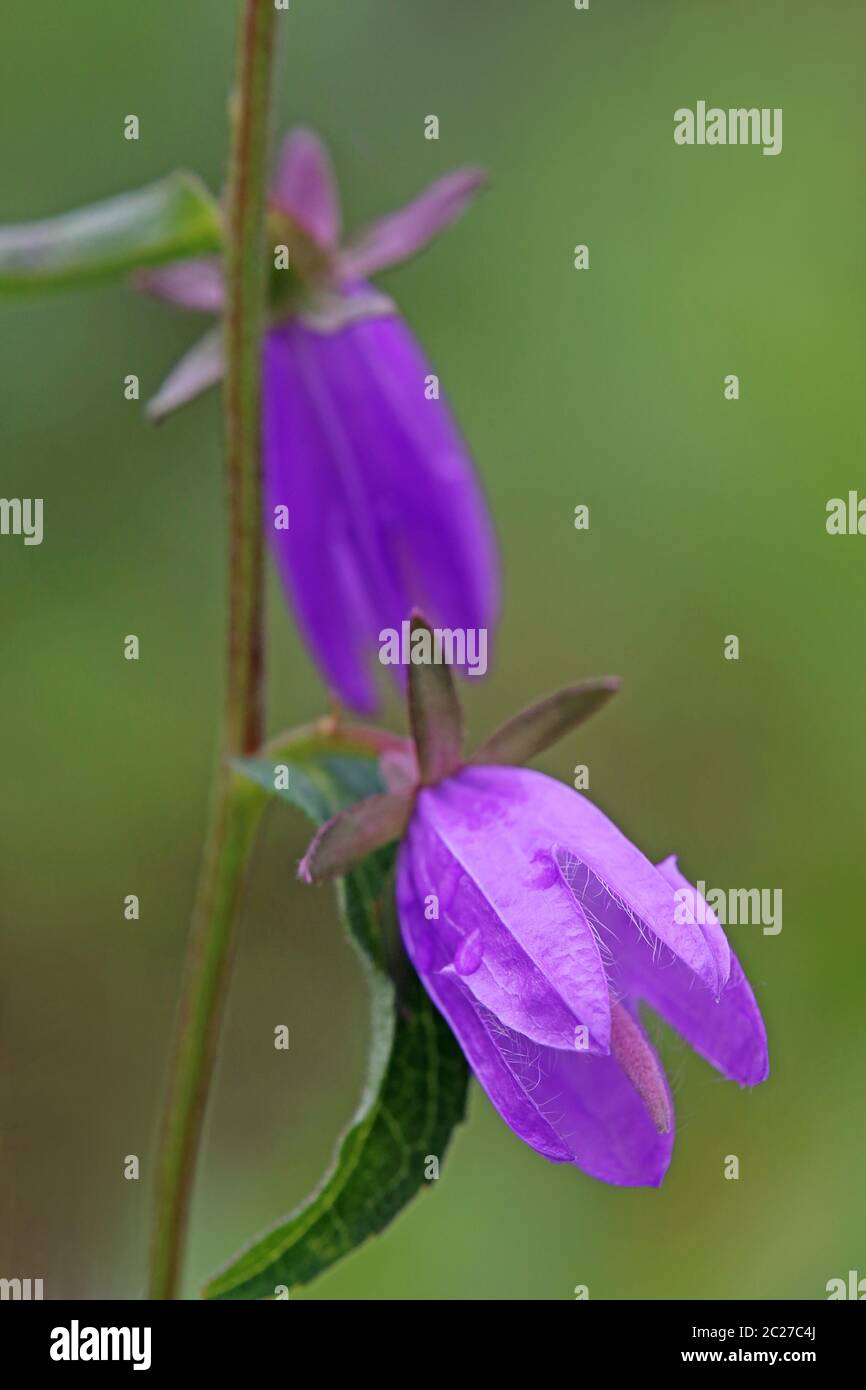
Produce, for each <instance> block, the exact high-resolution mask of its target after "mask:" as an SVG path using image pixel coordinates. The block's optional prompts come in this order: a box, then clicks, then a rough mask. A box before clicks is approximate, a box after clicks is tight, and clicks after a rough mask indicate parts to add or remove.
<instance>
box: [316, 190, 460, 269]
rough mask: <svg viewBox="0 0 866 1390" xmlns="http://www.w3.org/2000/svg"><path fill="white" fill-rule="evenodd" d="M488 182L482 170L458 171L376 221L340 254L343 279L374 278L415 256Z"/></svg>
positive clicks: (454, 218) (448, 224) (453, 219)
mask: <svg viewBox="0 0 866 1390" xmlns="http://www.w3.org/2000/svg"><path fill="white" fill-rule="evenodd" d="M485 183H487V175H486V173H485V172H484V170H483V169H455V170H454V171H453V173H450V174H446V175H445V177H444V178H441V179H437V181H436V182H435V183H433V184H431V185H430V187H429V188H427V189H425V190H424V192H423V193H422V194H421V195H420V197H418V198H415V199H414V201H413V202H411V203H407V204H406V206H405V207H402V208H400V209H399V210H398V211H397V212H392V213H391V214H390V215H389V216H388V217H383V218H381V219H380V220H379V221H378V222H373V223H372V224H371V225H370V226H369V227H367V228H366V230H365V231H363V232H361V233H360V235H359V236H358V237H357V238H355V239H354V240H353V241H351V242H350V243H349V245H348V246H347V247H346V249H345V250H344V251H343V252H342V253H341V255H340V270H341V272H342V275H343V278H344V279H346V280H354V279H356V278H358V277H359V276H360V277H366V276H368V275H375V274H376V272H377V271H379V270H385V269H387V268H388V267H389V266H392V265H398V264H399V263H400V262H401V261H406V260H408V259H409V257H410V256H414V255H416V254H417V252H418V251H421V250H422V249H423V248H424V247H425V246H426V245H427V243H428V242H430V241H432V240H433V238H434V237H435V236H438V235H439V233H440V232H442V231H444V230H445V228H446V227H448V226H450V224H451V223H452V222H454V221H455V220H456V219H457V218H458V217H459V216H460V214H461V213H462V212H463V211H464V209H465V208H466V207H467V206H468V204H469V203H470V202H471V201H472V199H473V198H474V196H475V194H476V193H477V192H478V190H479V188H481V187H483V185H484V184H485Z"/></svg>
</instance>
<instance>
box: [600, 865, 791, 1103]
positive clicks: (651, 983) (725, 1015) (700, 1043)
mask: <svg viewBox="0 0 866 1390" xmlns="http://www.w3.org/2000/svg"><path fill="white" fill-rule="evenodd" d="M659 870H660V872H662V873H664V874H665V877H666V878H668V880H669V882H670V883H671V884H672V885H673V886H674V887H675V888H690V887H691V885H690V884H689V883H688V880H687V879H685V878H684V877H683V875H682V874H681V873H680V872H679V871H678V870H677V869H676V867H675V866H674V864H673V863H672V861H671V860H667V861H665V863H664V864H661V865H659ZM719 930H721V928H719ZM618 936H619V941H618V944H617V950H616V959H617V972H618V975H617V979H618V982H619V983H620V985H621V987H622V989H623V990H626V991H628V993H629V994H630V995H631V996H633V997H635V998H638V999H642V1000H644V1001H645V1002H646V1003H647V1004H648V1005H649V1006H650V1008H651V1009H654V1010H655V1012H656V1013H658V1014H660V1015H661V1016H662V1018H664V1019H666V1020H667V1022H668V1023H670V1025H671V1026H672V1027H673V1028H675V1029H676V1030H677V1032H678V1033H679V1034H681V1036H682V1037H684V1038H685V1039H686V1041H687V1042H688V1043H689V1044H690V1046H691V1047H693V1048H694V1050H695V1051H696V1052H699V1053H700V1055H701V1056H702V1057H705V1058H706V1060H707V1061H708V1062H709V1063H710V1064H711V1065H712V1066H714V1067H715V1068H716V1069H717V1070H718V1071H720V1072H721V1073H722V1074H723V1075H724V1076H727V1077H729V1078H730V1080H732V1081H738V1082H739V1083H740V1085H741V1086H757V1085H759V1084H760V1082H762V1081H765V1080H766V1078H767V1075H768V1073H769V1061H768V1055H767V1034H766V1030H765V1028H764V1021H763V1019H762V1017H761V1012H760V1009H759V1008H758V1005H757V1003H756V1001H755V996H754V994H753V993H752V990H751V987H750V985H749V982H748V980H747V979H746V976H745V974H744V973H743V968H742V966H741V965H740V962H739V961H738V960H737V958H736V956H735V955H733V953H732V952H730V948H728V949H729V954H730V974H729V978H728V980H727V982H726V984H725V986H724V988H723V990H722V993H721V997H720V998H719V999H718V1001H717V1000H716V999H714V998H713V995H712V994H711V993H710V991H709V990H707V989H705V988H703V987H702V985H701V983H700V982H699V981H698V980H697V979H696V978H695V976H694V974H693V973H692V971H691V970H689V969H688V967H687V966H685V965H684V964H683V963H682V961H680V960H677V959H675V958H674V957H673V956H671V955H669V953H667V952H662V953H661V954H659V953H658V952H657V951H653V950H652V948H651V946H650V945H649V944H648V943H647V941H646V940H645V938H643V937H641V936H640V934H639V933H637V932H635V931H634V929H633V928H632V927H631V924H630V923H628V922H627V921H625V920H624V919H623V920H621V921H620V923H619V930H618Z"/></svg>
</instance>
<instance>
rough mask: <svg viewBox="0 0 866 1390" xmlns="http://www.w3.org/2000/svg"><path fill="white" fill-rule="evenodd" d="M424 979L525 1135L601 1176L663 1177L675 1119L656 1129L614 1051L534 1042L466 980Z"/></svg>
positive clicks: (628, 1183) (626, 1180) (654, 1181)
mask: <svg viewBox="0 0 866 1390" xmlns="http://www.w3.org/2000/svg"><path fill="white" fill-rule="evenodd" d="M422 979H423V982H424V985H425V987H426V989H427V991H428V993H429V994H430V996H431V998H432V999H433V1001H434V1003H435V1004H436V1005H437V1007H438V1008H439V1009H440V1010H441V1012H442V1013H443V1014H444V1016H445V1018H446V1019H447V1020H448V1022H449V1024H450V1025H451V1028H452V1029H453V1031H454V1033H455V1035H456V1037H457V1040H458V1042H459V1043H460V1046H461V1047H462V1049H463V1051H464V1052H465V1054H466V1058H467V1060H468V1062H469V1065H470V1066H471V1067H472V1070H473V1071H474V1072H475V1075H476V1076H477V1077H478V1080H479V1081H480V1083H481V1085H482V1086H483V1087H484V1090H485V1091H486V1092H487V1095H488V1096H489V1097H490V1100H491V1101H492V1103H493V1105H494V1106H495V1107H496V1109H497V1110H498V1111H499V1114H500V1115H501V1116H502V1118H503V1120H504V1121H505V1123H506V1124H507V1125H509V1126H510V1128H511V1129H513V1130H514V1132H515V1134H517V1135H518V1136H519V1137H520V1138H521V1139H522V1140H524V1142H525V1143H527V1144H529V1145H531V1147H532V1148H533V1149H536V1150H537V1152H538V1153H540V1154H543V1155H544V1157H545V1158H548V1159H550V1160H551V1161H552V1162H554V1163H573V1164H575V1165H576V1166H577V1167H578V1168H582V1169H583V1170H584V1171H585V1172H587V1173H589V1174H590V1175H591V1176H592V1177H594V1178H599V1179H600V1180H601V1181H603V1182H609V1183H615V1184H617V1185H619V1186H623V1187H657V1186H658V1185H659V1184H660V1183H661V1181H662V1179H663V1178H664V1175H665V1173H666V1171H667V1168H668V1164H669V1163H670V1159H671V1152H672V1150H673V1140H674V1132H673V1125H672V1126H671V1128H670V1130H668V1131H667V1132H666V1133H659V1132H658V1130H657V1129H656V1126H655V1124H654V1123H653V1120H652V1119H651V1117H650V1115H649V1114H648V1112H647V1110H646V1107H645V1106H644V1104H643V1102H642V1101H641V1099H640V1097H639V1095H638V1093H637V1091H636V1090H635V1089H634V1087H633V1086H632V1085H631V1083H630V1082H629V1080H628V1079H627V1077H626V1076H625V1075H624V1073H623V1072H622V1070H621V1069H620V1067H619V1065H618V1064H617V1062H616V1060H615V1059H614V1058H613V1057H604V1056H597V1055H593V1054H591V1053H587V1052H584V1053H577V1052H566V1051H558V1050H555V1049H553V1048H548V1047H539V1046H538V1044H537V1043H534V1042H531V1041H530V1040H529V1039H528V1038H526V1037H523V1036H522V1035H521V1034H520V1033H516V1032H514V1031H513V1030H512V1029H508V1028H505V1027H504V1026H503V1024H502V1022H501V1021H500V1020H499V1019H498V1018H496V1016H495V1015H493V1014H492V1013H491V1012H490V1011H489V1010H488V1009H485V1008H484V1007H483V1006H482V1005H480V1004H478V1003H477V1002H476V1001H475V1000H474V999H472V997H471V996H470V994H469V992H468V989H467V985H468V983H469V981H466V980H462V979H461V978H460V977H459V976H457V975H453V976H446V975H441V974H440V975H435V974H433V975H424V976H422ZM671 1110H672V1106H671Z"/></svg>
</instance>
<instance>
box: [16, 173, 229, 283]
mask: <svg viewBox="0 0 866 1390" xmlns="http://www.w3.org/2000/svg"><path fill="white" fill-rule="evenodd" d="M221 245H222V224H221V218H220V211H219V207H218V205H217V203H216V202H215V201H214V199H213V198H212V197H211V195H210V193H209V192H208V190H207V189H206V188H205V186H204V184H203V183H201V181H200V180H199V179H197V178H196V177H195V176H194V175H193V174H186V173H183V172H180V171H178V172H177V173H174V174H169V175H168V177H167V178H164V179H160V180H159V181H158V182H157V183H152V184H148V186H147V187H146V188H139V189H136V191H135V192H134V193H124V194H121V195H120V196H119V197H117V198H108V199H107V200H106V201H105V202H103V203H93V204H92V205H91V206H90V207H86V208H78V209H76V211H75V212H65V213H62V214H61V215H60V216H59V217H51V218H48V219H47V220H46V221H44V222H26V223H25V222H21V223H16V224H15V225H13V226H7V227H0V295H20V294H32V293H34V292H38V291H41V290H58V289H66V288H69V287H73V286H76V285H87V284H93V283H95V282H97V281H100V280H110V279H112V278H114V277H116V276H120V275H125V274H127V273H128V272H129V271H132V270H140V269H143V268H144V267H146V266H154V265H162V264H163V263H165V262H167V261H177V260H182V259H184V258H185V257H188V256H200V255H207V254H211V253H213V252H216V251H219V250H220V248H221Z"/></svg>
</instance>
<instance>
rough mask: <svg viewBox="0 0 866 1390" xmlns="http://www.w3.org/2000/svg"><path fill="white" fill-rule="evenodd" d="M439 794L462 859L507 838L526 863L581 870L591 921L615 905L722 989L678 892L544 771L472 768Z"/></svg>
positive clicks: (579, 893)
mask: <svg viewBox="0 0 866 1390" xmlns="http://www.w3.org/2000/svg"><path fill="white" fill-rule="evenodd" d="M436 792H437V796H438V797H439V801H437V806H439V805H442V804H444V803H445V802H449V803H450V816H451V823H450V828H449V842H450V844H451V848H452V850H453V851H454V852H455V853H456V852H458V851H459V852H461V853H462V852H467V851H468V852H471V847H472V846H473V845H474V844H475V843H476V842H478V841H481V840H484V841H489V840H491V839H492V840H493V841H495V840H497V839H500V840H502V839H503V837H504V836H505V835H507V836H508V843H509V845H511V846H513V849H512V850H511V852H512V853H513V854H516V853H519V854H520V855H521V857H522V858H523V859H524V860H525V859H531V858H532V856H533V855H534V854H538V853H539V852H540V851H547V852H548V853H549V854H552V855H553V857H554V859H555V861H556V863H557V864H558V865H559V866H560V869H561V870H562V869H563V868H564V866H567V865H569V864H571V865H576V866H577V867H578V869H579V873H578V872H575V873H574V874H573V875H571V876H570V879H569V882H570V887H571V891H572V892H573V893H574V895H575V898H576V899H577V901H579V902H580V904H581V906H582V907H583V909H584V911H585V912H586V915H587V917H588V918H589V920H590V922H594V920H595V918H596V916H598V915H599V912H600V910H601V908H602V907H603V905H604V903H605V902H606V901H608V900H609V899H611V898H613V899H614V900H615V901H616V902H618V903H619V904H620V905H622V906H624V907H625V908H626V910H627V912H628V913H630V914H631V917H632V918H633V919H634V920H636V921H637V922H639V923H640V924H641V925H642V928H643V929H644V930H645V931H647V932H651V933H653V934H654V935H655V936H657V937H658V938H659V940H660V941H661V942H662V943H663V944H664V945H666V946H668V947H669V948H670V949H671V950H672V951H673V952H674V954H675V955H677V956H679V957H680V958H681V959H682V960H684V961H685V963H686V964H687V965H689V966H690V968H691V969H692V970H693V971H694V972H695V973H696V974H697V975H699V976H700V978H701V979H703V980H704V981H705V983H706V984H707V985H708V987H709V988H710V989H712V990H716V989H717V988H718V972H717V969H716V963H715V960H714V957H713V955H712V953H711V951H710V949H709V947H708V946H707V943H706V940H705V939H704V936H703V934H702V932H701V930H700V928H699V927H698V926H697V925H695V924H694V923H691V922H689V923H686V924H680V923H678V922H677V921H676V920H675V906H676V904H675V898H674V890H673V888H672V887H671V885H670V884H669V883H667V882H666V881H665V879H664V878H663V877H662V875H661V874H660V873H659V872H658V870H657V869H655V868H654V867H653V865H652V864H651V863H650V862H649V860H648V859H647V858H645V856H644V855H643V854H641V852H640V850H639V849H637V848H636V847H635V846H634V845H633V844H632V843H631V841H630V840H629V839H627V838H626V836H625V835H623V834H622V832H621V831H620V830H618V829H617V828H616V826H615V825H614V824H613V823H612V822H611V821H609V820H608V818H607V816H605V815H604V814H603V813H602V812H601V811H599V810H598V808H597V807H596V806H594V805H593V804H592V802H591V801H588V800H587V799H586V798H585V797H583V796H581V795H580V794H579V793H578V792H576V791H573V790H572V789H571V788H570V787H567V786H565V785H564V784H563V783H562V782H555V781H554V780H553V779H552V778H550V777H545V776H544V775H543V774H542V773H540V772H534V771H532V770H530V769H528V768H512V767H467V768H464V770H463V771H462V772H461V773H460V774H459V776H458V777H452V778H450V779H449V780H448V781H447V782H444V783H442V785H441V787H438V788H437V789H436ZM568 877H569V876H568V875H567V878H568Z"/></svg>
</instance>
